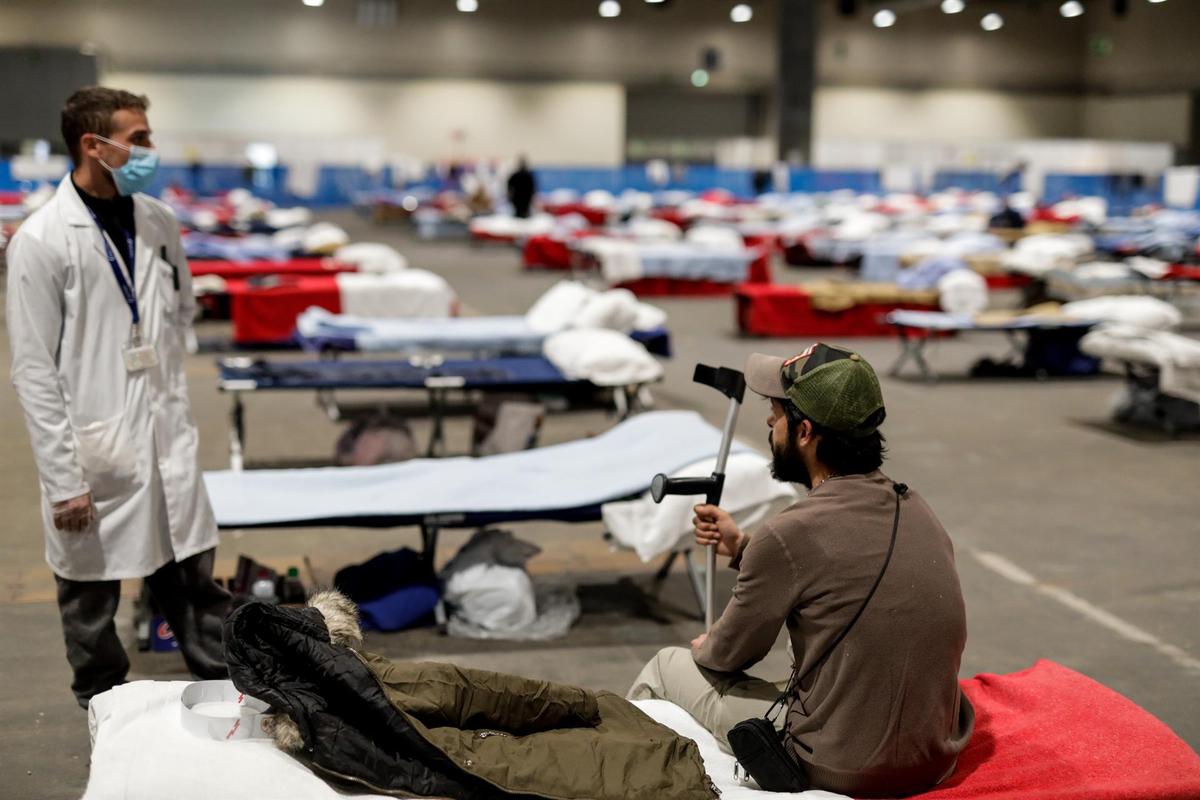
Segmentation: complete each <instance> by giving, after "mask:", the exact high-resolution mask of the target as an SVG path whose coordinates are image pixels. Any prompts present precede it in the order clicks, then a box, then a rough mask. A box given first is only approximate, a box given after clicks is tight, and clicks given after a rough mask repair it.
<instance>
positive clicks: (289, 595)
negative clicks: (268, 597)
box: [275, 567, 308, 605]
mask: <svg viewBox="0 0 1200 800" xmlns="http://www.w3.org/2000/svg"><path fill="white" fill-rule="evenodd" d="M275 591H276V593H277V594H278V595H279V602H281V603H287V604H289V605H304V601H305V600H307V599H308V596H307V593H306V592H305V591H304V584H303V583H301V581H300V568H299V567H288V571H287V574H286V575H280V576H279V580H277V581H276V582H275Z"/></svg>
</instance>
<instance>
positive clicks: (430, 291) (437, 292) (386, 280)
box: [336, 269, 458, 319]
mask: <svg viewBox="0 0 1200 800" xmlns="http://www.w3.org/2000/svg"><path fill="white" fill-rule="evenodd" d="M336 280H337V286H338V294H339V295H340V299H341V303H342V313H344V314H347V315H349V316H354V317H367V318H371V319H444V318H446V317H449V316H451V315H452V314H453V313H454V310H455V305H456V304H457V302H458V296H457V295H456V294H455V293H454V290H453V289H451V288H450V284H448V283H446V280H445V279H444V278H443V277H442V276H440V275H435V274H434V273H432V272H427V271H426V270H423V269H405V270H401V271H399V272H392V273H389V274H384V275H373V274H364V273H359V272H341V273H338V275H337V276H336Z"/></svg>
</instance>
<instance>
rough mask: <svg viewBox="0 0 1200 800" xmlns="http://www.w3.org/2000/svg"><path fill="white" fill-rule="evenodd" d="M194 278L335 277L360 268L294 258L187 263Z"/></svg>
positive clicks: (312, 259) (339, 263)
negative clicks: (207, 276) (340, 273)
mask: <svg viewBox="0 0 1200 800" xmlns="http://www.w3.org/2000/svg"><path fill="white" fill-rule="evenodd" d="M188 268H189V269H190V270H191V272H192V277H200V276H202V275H216V276H217V277H218V278H225V279H226V280H236V279H239V278H254V277H257V276H260V275H333V274H336V273H338V272H357V271H358V267H356V266H354V265H353V264H346V263H343V262H340V261H334V260H333V259H332V258H292V259H288V260H287V261H266V260H262V261H224V260H220V259H211V260H210V259H203V260H201V259H197V260H195V261H189V262H188Z"/></svg>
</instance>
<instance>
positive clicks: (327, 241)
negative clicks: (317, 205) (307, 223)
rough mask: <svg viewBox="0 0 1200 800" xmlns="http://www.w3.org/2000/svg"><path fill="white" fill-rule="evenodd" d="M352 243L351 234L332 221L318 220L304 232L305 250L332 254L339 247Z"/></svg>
mask: <svg viewBox="0 0 1200 800" xmlns="http://www.w3.org/2000/svg"><path fill="white" fill-rule="evenodd" d="M347 244H350V234H348V233H346V232H345V231H344V230H342V229H341V228H339V227H338V226H337V225H334V224H333V223H331V222H318V223H317V224H316V225H313V226H312V227H311V228H309V229H308V231H307V232H306V233H305V234H304V252H306V253H320V254H321V255H332V254H333V253H334V252H335V251H336V250H337V249H338V248H339V247H342V246H343V245H347Z"/></svg>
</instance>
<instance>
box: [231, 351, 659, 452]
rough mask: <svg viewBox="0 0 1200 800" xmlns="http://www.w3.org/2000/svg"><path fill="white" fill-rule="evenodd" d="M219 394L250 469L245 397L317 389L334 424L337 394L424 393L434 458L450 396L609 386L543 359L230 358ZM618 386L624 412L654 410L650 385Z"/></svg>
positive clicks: (235, 445) (236, 447)
mask: <svg viewBox="0 0 1200 800" xmlns="http://www.w3.org/2000/svg"><path fill="white" fill-rule="evenodd" d="M217 366H218V369H219V373H220V374H219V376H218V381H217V388H218V389H219V390H220V391H222V392H225V393H226V394H229V395H230V396H231V397H232V398H233V406H232V409H231V411H230V421H231V425H230V439H229V465H230V469H232V470H235V471H237V470H241V469H242V467H243V464H244V452H245V441H246V413H245V407H244V405H243V402H242V395H243V394H245V393H247V392H261V391H278V390H286V391H315V392H316V393H317V399H318V403H319V404H320V406H321V407H322V408H323V409H324V410H325V412H326V413H327V414H328V415H329V417H330V419H335V420H336V419H338V418H339V417H340V416H341V411H340V408H339V406H338V404H337V402H336V401H335V399H334V392H335V391H337V390H346V389H380V390H396V389H409V390H423V391H425V392H426V393H427V395H428V400H429V411H430V416H431V417H432V420H433V431H432V433H431V434H430V439H429V447H428V451H427V454H428V455H429V456H433V455H436V454H437V453H439V452H441V451H442V449H443V446H444V444H445V442H444V419H445V409H446V402H447V399H448V395H449V393H450V392H452V391H459V392H471V391H478V392H499V393H505V392H520V393H528V394H558V395H564V394H576V393H589V394H590V393H594V392H596V391H598V390H599V389H601V388H602V387H600V386H598V385H597V384H595V383H593V382H591V381H589V380H585V379H582V378H577V377H569V376H567V375H565V374H564V373H563V372H562V371H561V370H560V369H559V368H558V367H556V366H555V365H554V363H553V362H551V361H550V360H549V359H548V358H545V357H544V356H541V355H536V356H516V357H507V358H490V359H477V360H443V359H441V358H440V357H435V358H427V359H424V360H421V359H411V360H407V361H397V360H376V359H369V360H354V361H333V360H328V359H322V360H320V361H264V360H252V359H248V358H231V359H223V360H221V361H219V362H218V364H217ZM604 388H612V391H613V402H614V403H615V404H616V408H617V413H618V415H619V416H620V417H621V418H624V417H625V416H626V415H627V414H628V413H629V411H630V410H631V409H634V408H636V407H637V406H638V405H649V402H650V401H649V398H648V397H647V391H646V385H645V384H643V383H633V384H627V385H624V386H617V387H604Z"/></svg>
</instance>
